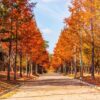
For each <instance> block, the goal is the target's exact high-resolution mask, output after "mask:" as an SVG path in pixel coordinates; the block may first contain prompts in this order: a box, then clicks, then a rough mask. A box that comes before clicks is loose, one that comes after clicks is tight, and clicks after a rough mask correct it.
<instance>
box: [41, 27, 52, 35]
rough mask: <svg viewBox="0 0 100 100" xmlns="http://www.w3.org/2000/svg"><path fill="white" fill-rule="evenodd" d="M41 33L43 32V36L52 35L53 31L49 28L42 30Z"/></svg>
mask: <svg viewBox="0 0 100 100" xmlns="http://www.w3.org/2000/svg"><path fill="white" fill-rule="evenodd" d="M41 31H42V32H43V34H51V33H52V30H51V29H49V28H45V29H42V30H41Z"/></svg>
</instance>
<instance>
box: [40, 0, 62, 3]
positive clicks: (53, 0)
mask: <svg viewBox="0 0 100 100" xmlns="http://www.w3.org/2000/svg"><path fill="white" fill-rule="evenodd" d="M41 1H42V2H45V3H50V2H59V1H61V0H41Z"/></svg>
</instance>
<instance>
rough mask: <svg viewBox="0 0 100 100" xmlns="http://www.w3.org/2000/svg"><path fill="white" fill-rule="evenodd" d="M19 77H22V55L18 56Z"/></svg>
mask: <svg viewBox="0 0 100 100" xmlns="http://www.w3.org/2000/svg"><path fill="white" fill-rule="evenodd" d="M20 77H23V75H22V53H21V54H20Z"/></svg>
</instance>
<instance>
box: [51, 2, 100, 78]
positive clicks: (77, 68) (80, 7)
mask: <svg viewBox="0 0 100 100" xmlns="http://www.w3.org/2000/svg"><path fill="white" fill-rule="evenodd" d="M69 11H70V13H71V15H70V17H69V18H65V24H66V26H65V28H64V29H63V31H61V35H60V37H59V40H58V43H57V44H56V47H55V49H54V55H53V58H52V66H54V67H55V68H56V69H58V68H63V67H64V66H65V69H66V71H67V72H69V73H75V77H76V75H77V72H80V77H83V72H84V73H85V72H88V73H91V76H92V78H94V73H95V72H98V73H99V72H100V25H99V23H100V0H73V1H72V5H71V7H69ZM61 66H62V67H61Z"/></svg>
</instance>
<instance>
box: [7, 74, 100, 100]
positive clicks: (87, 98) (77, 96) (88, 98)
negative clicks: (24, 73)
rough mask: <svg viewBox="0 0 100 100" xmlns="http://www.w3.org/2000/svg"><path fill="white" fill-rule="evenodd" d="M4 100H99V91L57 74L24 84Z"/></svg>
mask: <svg viewBox="0 0 100 100" xmlns="http://www.w3.org/2000/svg"><path fill="white" fill-rule="evenodd" d="M6 100H100V91H98V90H96V89H94V88H91V87H89V86H86V85H84V84H82V83H80V82H78V81H76V80H73V79H70V78H66V76H61V75H58V74H50V75H43V76H41V77H40V78H39V79H38V80H36V81H29V82H25V83H24V85H23V86H21V87H20V88H19V89H18V91H17V92H16V93H15V94H14V95H13V96H12V97H10V98H8V99H6Z"/></svg>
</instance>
